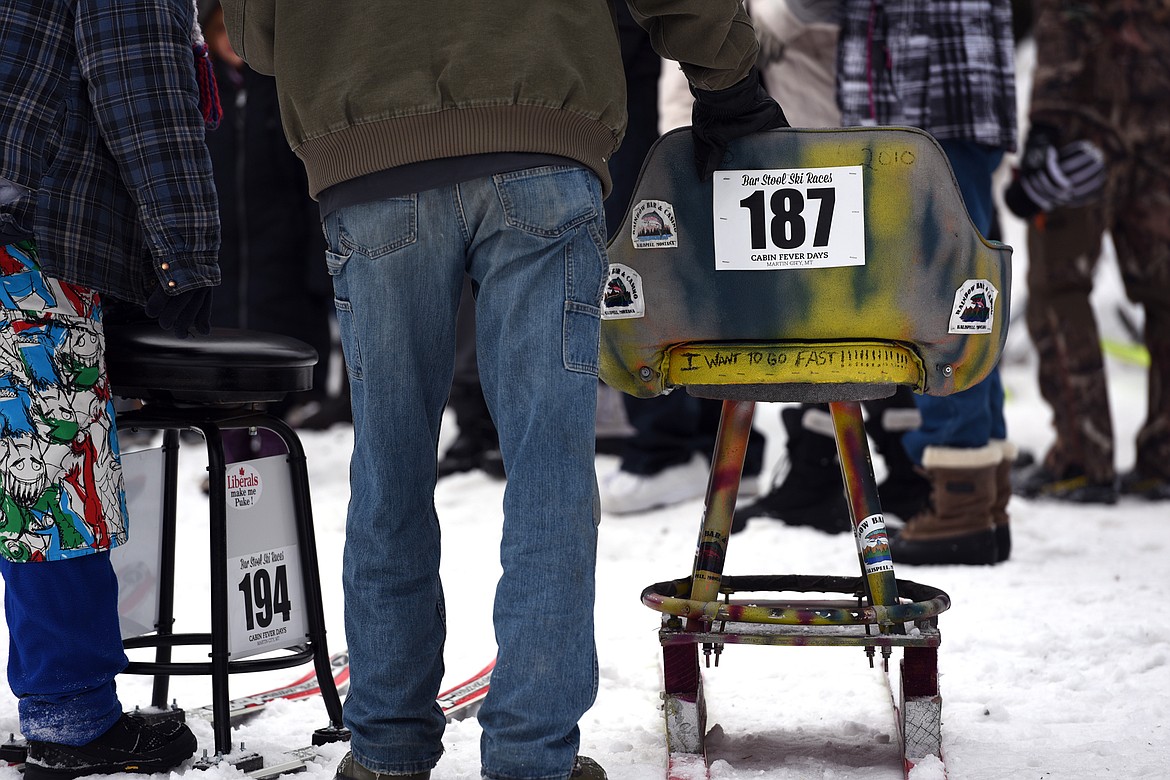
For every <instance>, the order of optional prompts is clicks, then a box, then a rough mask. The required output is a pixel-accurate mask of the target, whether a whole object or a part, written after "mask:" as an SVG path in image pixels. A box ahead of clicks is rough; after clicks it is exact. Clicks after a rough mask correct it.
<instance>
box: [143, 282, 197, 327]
mask: <svg viewBox="0 0 1170 780" xmlns="http://www.w3.org/2000/svg"><path fill="white" fill-rule="evenodd" d="M146 316H148V317H152V318H154V319H156V320H158V324H159V327H161V328H162V329H163V330H173V331H174V332H175V335H176V336H178V337H179V338H181V339H185V338H187V337H188V336H190V335H191V331H192V330H194V331H195V332H196V333H200V334H202V335H204V336H206V335H207V334H209V333H211V288H210V287H196V288H195V289H193V290H187V291H186V292H181V293H179V294H178V295H168V294H167V291H166V290H164V289H163V288H162V287H159V288H158V289H157V290H155V291H154V293H153V294H152V295H151V296H150V298H149V299H148V300H147V301H146Z"/></svg>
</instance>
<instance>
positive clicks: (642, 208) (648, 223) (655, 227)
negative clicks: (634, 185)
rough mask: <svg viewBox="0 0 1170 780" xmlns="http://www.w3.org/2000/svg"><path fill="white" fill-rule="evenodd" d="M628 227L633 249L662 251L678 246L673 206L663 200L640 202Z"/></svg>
mask: <svg viewBox="0 0 1170 780" xmlns="http://www.w3.org/2000/svg"><path fill="white" fill-rule="evenodd" d="M633 213H634V221H633V224H631V225H630V230H631V231H632V233H633V235H632V238H633V241H634V249H664V248H666V247H672V246H678V232H677V231H676V230H675V224H674V206H672V205H670V204H669V203H667V202H666V201H664V200H640V201H638V205H637V206H635V207H634V212H633Z"/></svg>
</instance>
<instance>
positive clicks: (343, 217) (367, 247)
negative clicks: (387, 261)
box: [336, 195, 418, 260]
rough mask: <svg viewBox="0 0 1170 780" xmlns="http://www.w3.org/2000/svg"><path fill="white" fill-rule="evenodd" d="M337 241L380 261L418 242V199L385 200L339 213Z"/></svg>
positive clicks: (404, 197)
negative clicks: (381, 258)
mask: <svg viewBox="0 0 1170 780" xmlns="http://www.w3.org/2000/svg"><path fill="white" fill-rule="evenodd" d="M336 216H337V223H336V225H337V241H338V243H339V244H340V245H341V246H343V247H346V248H348V249H352V250H353V251H355V252H357V253H358V254H360V255H362V256H364V257H366V258H369V259H370V260H377V259H378V258H380V257H383V256H385V255H388V254H390V253H391V252H394V251H396V250H398V249H402V248H403V247H406V246H410V245H411V244H413V243H414V242H415V241H417V240H418V196H417V195H403V196H401V197H394V198H383V199H382V200H375V201H370V202H368V203H359V204H357V205H354V206H346V207H345V208H343V209H341V210H339V211H338V212H336Z"/></svg>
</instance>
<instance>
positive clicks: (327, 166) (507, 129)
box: [222, 0, 758, 197]
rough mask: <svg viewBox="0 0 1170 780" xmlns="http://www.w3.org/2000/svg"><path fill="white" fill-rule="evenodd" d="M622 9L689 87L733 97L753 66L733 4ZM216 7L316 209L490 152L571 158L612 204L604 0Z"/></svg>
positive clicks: (621, 104)
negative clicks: (305, 177)
mask: <svg viewBox="0 0 1170 780" xmlns="http://www.w3.org/2000/svg"><path fill="white" fill-rule="evenodd" d="M620 1H621V0H619V2H620ZM629 4H630V7H631V10H632V11H633V13H634V17H635V18H636V19H637V20H638V21H639V23H640V24H642V25H643V27H645V28H646V29H647V30H648V31H649V33H650V36H651V40H652V42H653V45H654V47H655V49H656V50H657V51H658V53H659V54H661V55H662V56H663V57H667V58H669V59H674V60H677V61H679V62H680V63H681V64H682V67H683V70H684V71H685V72H686V74H687V76H688V78H689V79H690V80H691V82H692V83H693V84H694V85H695V86H696V87H699V88H701V89H708V90H718V89H724V88H726V87H729V86H731V85H733V84H735V83H736V82H737V81H739V80H740V79H742V78H743V77H744V76H745V75H746V74H747V73H748V71H749V69H750V68H751V66H752V64H753V63H754V62H755V58H756V52H757V48H758V47H757V44H756V39H755V33H754V30H753V28H752V25H751V21H750V20H749V19H748V16H747V14H746V13H745V12H744V9H743V6H742V4H741V2H739V0H629ZM222 5H223V8H224V14H225V20H226V22H227V28H228V35H229V37H230V39H231V43H232V46H233V47H234V48H235V49H236V51H237V52H238V53H239V54H240V55H241V56H243V57H244V59H246V60H247V61H248V64H249V65H251V66H252V67H253V68H254V69H256V70H258V71H260V72H262V73H267V74H270V75H274V76H275V77H276V84H277V89H278V91H279V94H280V110H281V119H282V121H283V123H284V128H285V132H286V134H287V136H288V142H289V145H290V146H291V147H292V148H293V150H294V151H295V152H296V153H297V155H299V156H300V158H301V160H303V161H304V163H305V168H306V169H307V171H308V174H309V191H310V193H311V194H312V195H313V196H314V197H316V196H317V194H318V193H320V192H321V191H322V190H324V189H325V188H327V187H330V186H332V185H334V184H337V183H338V182H342V181H347V180H349V179H352V178H355V177H357V176H361V175H364V174H367V173H373V172H376V171H380V170H386V169H388V168H393V167H396V166H399V165H404V164H407V163H412V162H419V161H423V160H431V159H439V158H444V157H454V156H460V155H468V154H482V153H491V152H533V153H543V154H555V155H560V156H563V157H569V158H571V159H574V160H577V161H579V162H581V163H582V164H584V165H586V166H588V167H589V168H591V169H592V170H594V171H595V172H596V173H597V175H598V176H599V177H600V178H601V181H602V183H603V188H604V190H605V192H607V193H608V191H609V184H610V183H609V174H608V171H607V170H606V163H607V161H608V160H609V157H610V156H611V155H612V154H613V152H614V150H615V149H617V147H618V144H619V143H620V142H621V138H622V135H623V133H624V132H625V124H626V92H625V79H624V76H623V70H622V61H621V53H620V51H619V48H618V38H617V32H616V28H615V22H614V18H613V11H612V8H611V7H610V4H609V1H608V0H537V2H533V1H532V0H493V2H490V3H488V2H474V1H469V2H449V1H448V0H436V2H429V3H420V2H418V1H417V0H410V1H409V2H406V1H404V0H377V1H375V2H369V3H361V4H358V3H357V2H355V0H341V1H340V2H297V1H293V0H284V2H278V0H223V2H222Z"/></svg>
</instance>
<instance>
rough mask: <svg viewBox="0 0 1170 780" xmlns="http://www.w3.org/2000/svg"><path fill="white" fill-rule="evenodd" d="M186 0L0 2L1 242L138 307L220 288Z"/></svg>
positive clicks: (215, 216)
mask: <svg viewBox="0 0 1170 780" xmlns="http://www.w3.org/2000/svg"><path fill="white" fill-rule="evenodd" d="M192 19H193V13H192V5H191V3H190V0H117V2H109V1H108V0H106V1H105V2H99V1H98V0H5V1H4V3H2V4H0V52H2V53H3V54H2V56H0V193H4V197H3V201H2V202H0V233H2V234H6V235H19V234H22V233H23V234H25V235H30V234H31V235H32V236H33V237H34V238H35V240H36V243H37V247H38V250H39V252H40V259H41V264H42V267H43V269H44V271H45V272H46V273H48V274H50V275H51V276H54V277H56V278H59V279H62V280H64V281H68V282H72V283H75V284H80V285H84V286H86V287H89V288H91V289H94V290H97V291H99V292H104V293H111V294H113V295H115V296H116V297H118V298H121V299H123V300H129V301H137V302H143V301H145V299H146V297H147V296H148V295H149V293H150V292H151V291H152V290H154V289H155V288H156V287H157V286H158V285H159V284H168V283H169V282H174V288H173V289H175V290H176V291H179V292H182V291H183V290H185V289H190V288H195V287H202V286H207V285H212V284H217V283H218V281H219V268H218V266H217V257H218V250H219V215H218V210H217V204H216V196H215V188H214V185H213V183H212V174H211V160H210V157H209V156H208V153H207V147H206V145H205V144H204V140H203V133H204V123H203V115H202V113H201V112H200V109H199V93H198V87H197V85H196V80H195V70H194V58H193V55H192V49H191V44H192Z"/></svg>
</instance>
